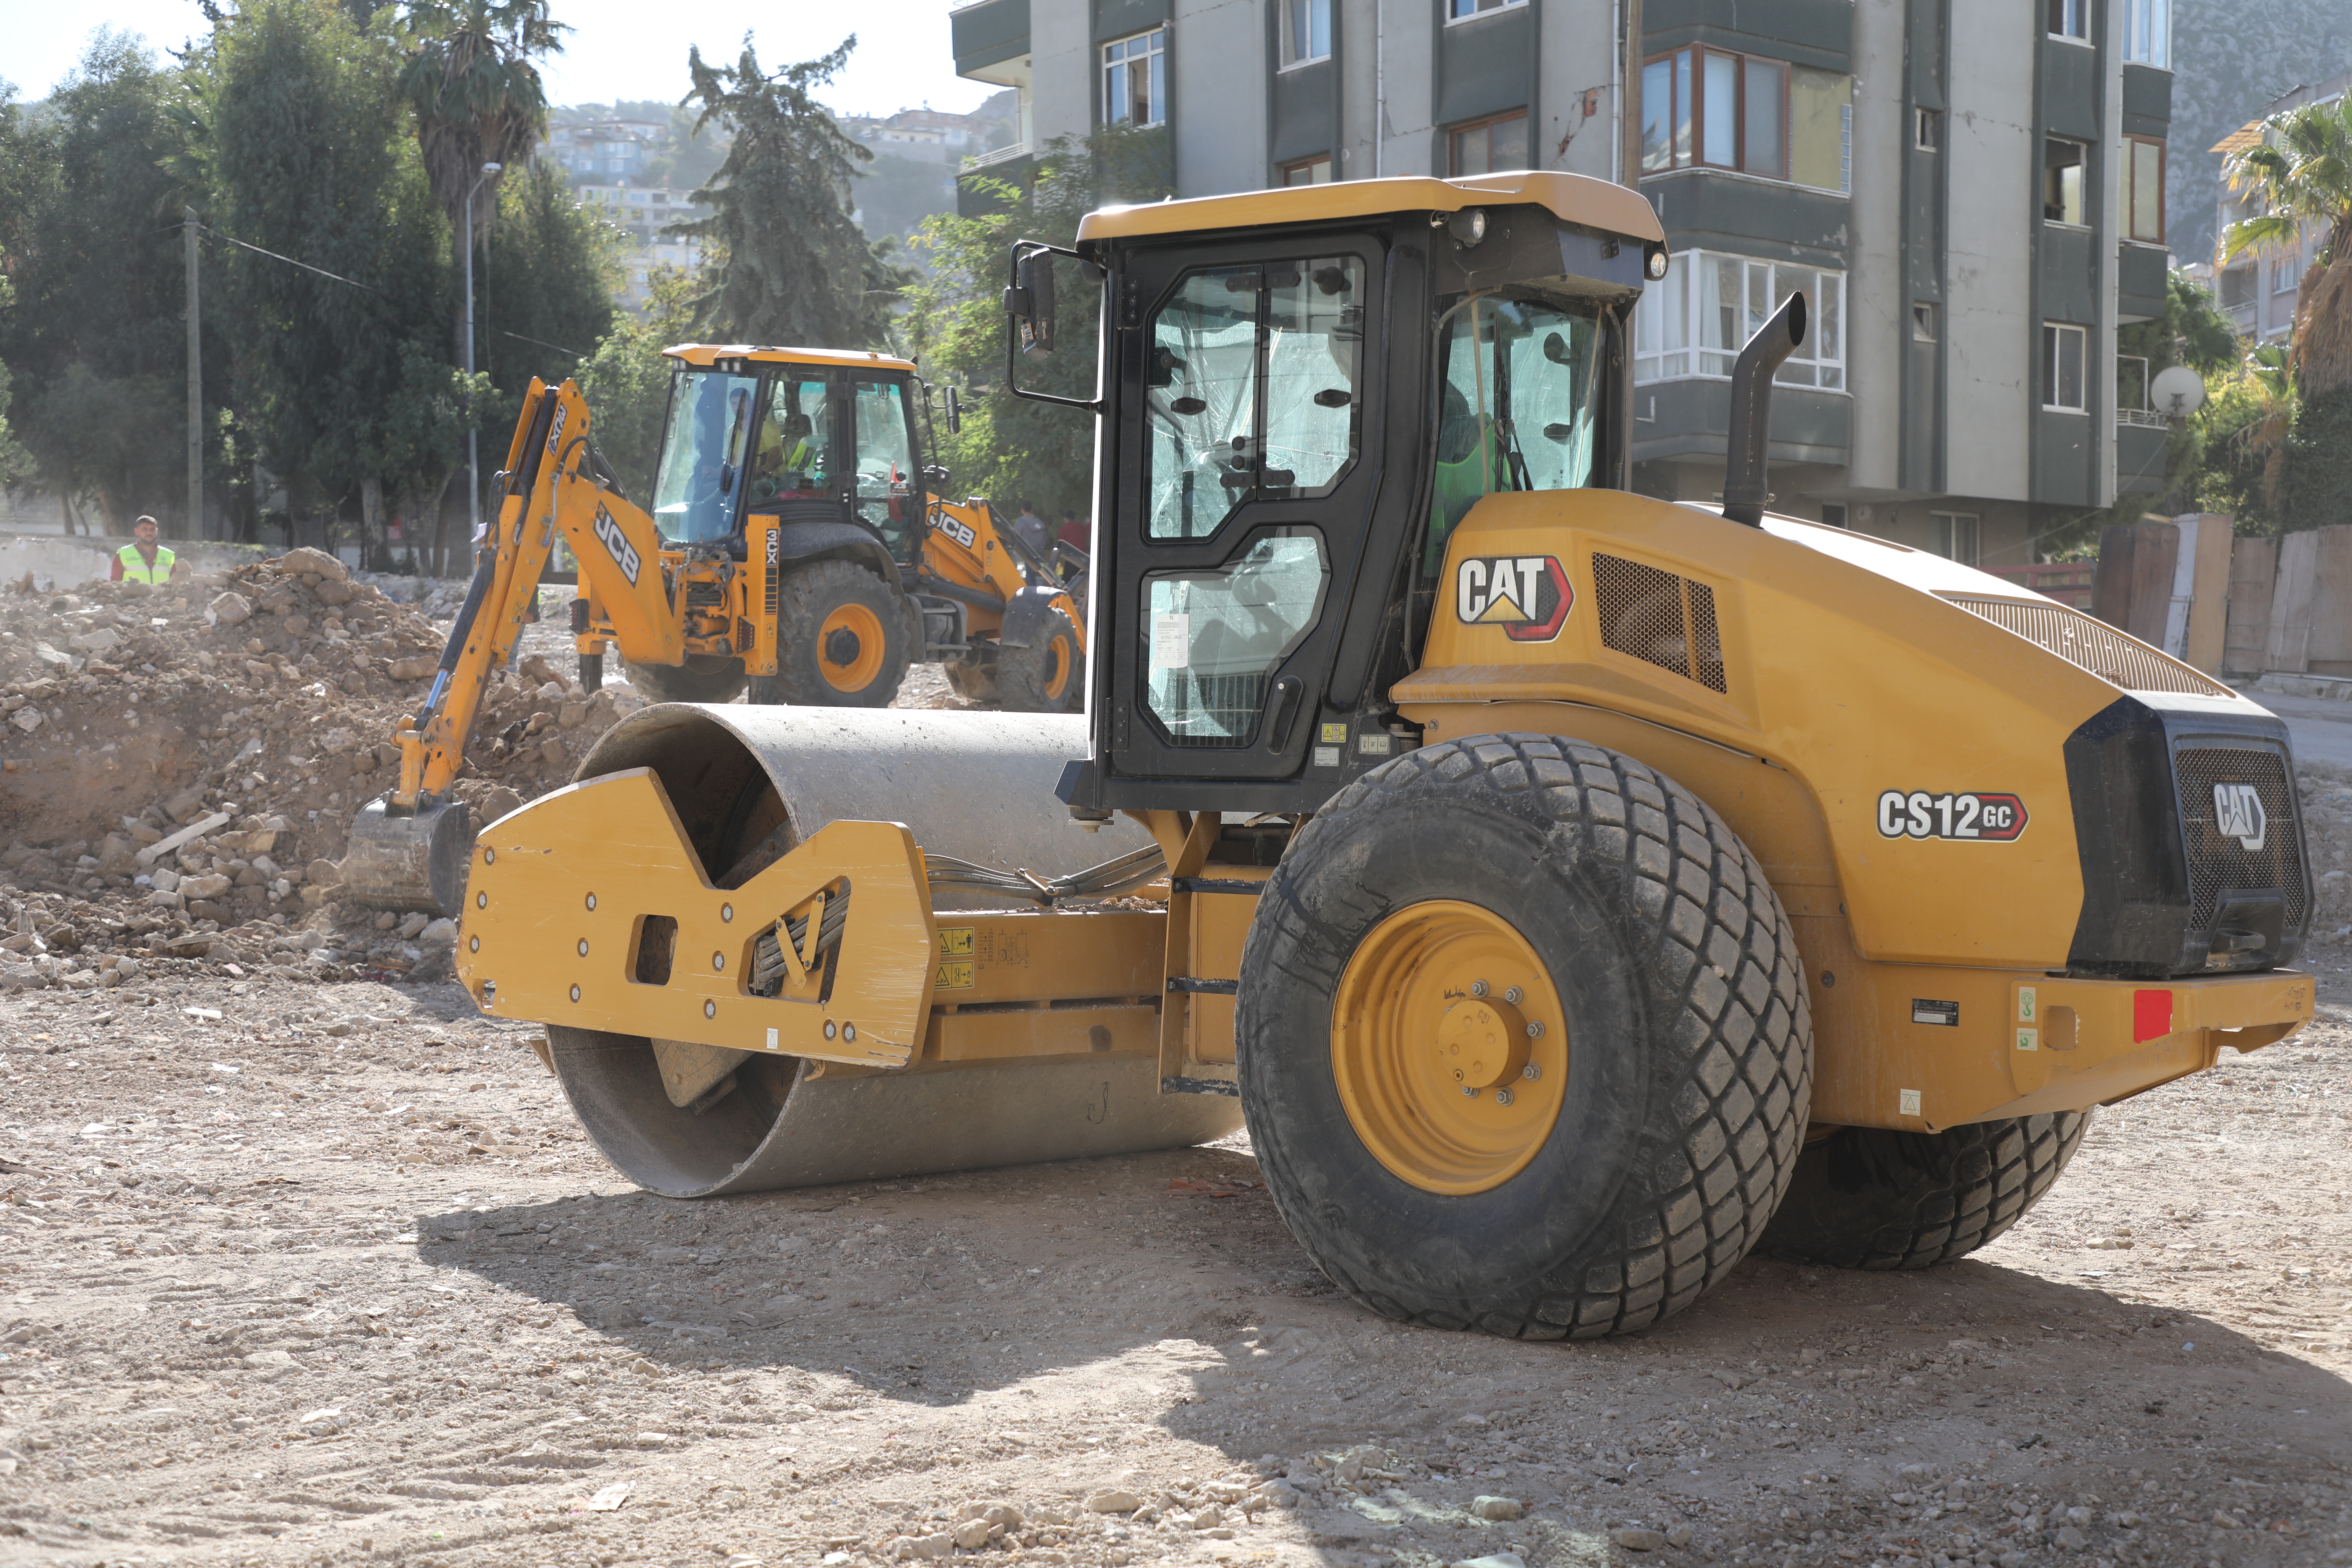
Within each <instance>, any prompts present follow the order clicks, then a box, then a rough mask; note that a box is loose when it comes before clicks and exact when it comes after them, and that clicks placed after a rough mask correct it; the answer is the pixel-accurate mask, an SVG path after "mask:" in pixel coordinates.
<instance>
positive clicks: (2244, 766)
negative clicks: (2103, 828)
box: [2172, 746, 2310, 931]
mask: <svg viewBox="0 0 2352 1568" xmlns="http://www.w3.org/2000/svg"><path fill="white" fill-rule="evenodd" d="M2172 767H2173V776H2174V778H2175V779H2176V780H2177V781H2178V782H2179V789H2180V826H2181V830H2182V833H2183V836H2184V837H2186V838H2187V839H2188V843H2189V922H2190V929H2191V930H2194V931H2203V930H2205V929H2206V928H2207V927H2209V926H2210V925H2211V924H2212V923H2213V915H2214V911H2215V910H2217V909H2218V908H2219V907H2220V904H2221V895H2222V894H2223V893H2225V892H2231V891H2234V890H2239V889H2244V890H2248V891H2252V890H2256V889H2264V888H2275V889H2278V890H2279V892H2280V893H2282V894H2284V896H2285V899H2286V929H2287V930H2288V931H2299V930H2301V929H2302V926H2303V921H2304V914H2305V910H2306V909H2307V908H2308V907H2309V903H2310V896H2309V892H2308V890H2307V889H2305V887H2304V882H2303V846H2302V844H2301V843H2300V842H2299V840H2298V837H2297V834H2296V829H2295V813H2294V785H2293V784H2290V783H2289V782H2288V779H2287V774H2286V761H2285V759H2284V758H2283V757H2281V756H2280V755H2279V753H2278V752H2272V751H2256V750H2252V749H2251V748H2247V747H2238V746H2183V747H2182V748H2180V750H2179V752H2177V753H2175V755H2174V758H2173V764H2172ZM2242 784H2252V786H2253V788H2254V793H2255V794H2256V795H2258V796H2259V797H2260V798H2261V800H2262V803H2263V818H2264V820H2263V824H2262V828H2263V836H2262V840H2261V842H2262V847H2261V848H2259V849H2248V848H2247V847H2245V842H2244V837H2243V834H2242V831H2241V833H2240V834H2239V835H2237V836H2225V835H2224V834H2223V833H2222V831H2221V828H2222V826H2223V823H2222V807H2221V801H2220V800H2218V799H2217V798H2216V791H2217V790H2226V789H2227V788H2228V787H2229V786H2231V785H2242ZM2245 816H2246V814H2244V813H2243V812H2242V811H2241V812H2240V813H2239V819H2238V820H2237V821H2235V822H2233V823H2231V824H2230V826H2232V827H2235V828H2238V829H2240V830H2243V829H2244V828H2245V827H2246V826H2248V825H2247V822H2246V820H2245Z"/></svg>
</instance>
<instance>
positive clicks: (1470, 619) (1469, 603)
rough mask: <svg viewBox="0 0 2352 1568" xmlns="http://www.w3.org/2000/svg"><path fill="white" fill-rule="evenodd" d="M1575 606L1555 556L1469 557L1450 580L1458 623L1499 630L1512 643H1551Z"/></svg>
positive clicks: (1565, 578) (1573, 595) (1566, 575)
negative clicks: (1500, 629)
mask: <svg viewBox="0 0 2352 1568" xmlns="http://www.w3.org/2000/svg"><path fill="white" fill-rule="evenodd" d="M1575 603H1576V590H1575V589H1573V588H1571V587H1570V586H1569V583H1568V574H1567V573H1565V572H1563V571H1561V570H1560V565H1559V557H1557V556H1552V555H1473V556H1471V557H1470V558H1469V559H1467V560H1465V561H1464V562H1463V563H1462V564H1461V566H1460V568H1459V569H1458V570H1456V571H1455V573H1454V614H1455V615H1456V616H1459V617H1460V618H1461V620H1462V623H1463V624H1464V625H1465V626H1500V627H1502V628H1503V635H1504V636H1506V637H1509V638H1510V639H1511V640H1512V641H1513V642H1549V641H1550V640H1551V639H1552V638H1554V637H1558V636H1559V628H1560V626H1562V625H1564V624H1565V623H1566V622H1567V620H1568V612H1569V610H1570V607H1572V606H1573V605H1575Z"/></svg>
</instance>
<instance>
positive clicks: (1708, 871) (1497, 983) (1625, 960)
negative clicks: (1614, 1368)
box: [1235, 734, 1812, 1339]
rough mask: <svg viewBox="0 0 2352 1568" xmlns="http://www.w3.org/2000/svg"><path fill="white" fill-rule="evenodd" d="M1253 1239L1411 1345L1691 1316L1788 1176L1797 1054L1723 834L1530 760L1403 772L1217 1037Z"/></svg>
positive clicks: (1580, 770) (1491, 759) (1803, 1071)
mask: <svg viewBox="0 0 2352 1568" xmlns="http://www.w3.org/2000/svg"><path fill="white" fill-rule="evenodd" d="M1235 1033H1236V1044H1237V1047H1238V1062H1239V1069H1240V1077H1241V1087H1242V1107H1243V1110H1244V1114H1245V1115H1246V1117H1247V1118H1248V1122H1249V1131H1250V1136H1251V1139H1252V1141H1253V1142H1254V1144H1255V1148H1256V1151H1257V1155H1258V1161H1259V1164H1260V1168H1261V1169H1262V1171H1263V1172H1264V1173H1265V1179H1266V1186H1267V1189H1268V1190H1269V1191H1270V1192H1271V1194H1273V1196H1274V1199H1275V1203H1276V1206H1277V1207H1278V1208H1279V1209H1280V1211H1281V1213H1282V1215H1283V1218H1284V1219H1285V1220H1286V1222H1287V1223H1288V1224H1289V1226H1290V1228H1291V1230H1292V1232H1293V1234H1295V1235H1296V1236H1297V1237H1298V1239H1299V1241H1300V1242H1301V1243H1302V1244H1303V1245H1304V1246H1305V1247H1307V1251H1308V1252H1309V1253H1310V1254H1312V1255H1313V1257H1314V1258H1315V1260H1316V1262H1317V1263H1318V1264H1319V1265H1320V1266H1321V1267H1322V1268H1323V1270H1324V1271H1325V1272H1326V1273H1327V1274H1328V1275H1329V1276H1330V1277H1331V1278H1332V1279H1333V1280H1335V1281H1336V1282H1338V1284H1339V1286H1340V1288H1341V1289H1345V1290H1346V1291H1348V1292H1349V1294H1350V1295H1352V1296H1354V1297H1355V1298H1356V1299H1357V1300H1360V1301H1361V1302H1363V1303H1364V1304H1365V1305H1367V1306H1369V1307H1370V1308H1372V1309H1373V1310H1376V1311H1379V1312H1382V1313H1385V1314H1387V1315H1388V1316H1390V1317H1394V1318H1403V1319H1410V1320H1412V1321H1418V1322H1423V1323H1427V1324H1429V1325H1431V1326H1433V1327H1439V1328H1456V1329H1460V1328H1477V1329H1482V1330H1485V1331H1488V1332H1491V1333H1498V1334H1507V1335H1514V1336H1520V1337H1526V1338H1530V1339H1559V1338H1563V1337H1573V1338H1579V1339H1585V1338H1594V1337H1598V1336H1601V1335H1604V1334H1612V1333H1622V1332H1625V1331H1630V1330H1634V1329H1639V1328H1642V1327H1644V1326H1646V1325H1648V1324H1650V1323H1654V1322H1656V1321H1659V1320H1660V1319H1662V1318H1664V1317H1666V1316H1668V1315H1669V1314H1671V1313H1674V1312H1676V1311H1679V1310H1681V1309H1683V1308H1685V1307H1686V1306H1688V1305H1690V1303H1691V1302H1693V1301H1695V1300H1697V1299H1698V1297H1699V1295H1700V1293H1701V1292H1703V1291H1704V1290H1706V1289H1707V1288H1708V1287H1709V1286H1710V1285H1712V1284H1714V1283H1715V1282H1716V1281H1717V1280H1718V1279H1722V1278H1723V1277H1724V1276H1725V1275H1726V1274H1727V1273H1728V1272H1729V1271H1730V1270H1731V1268H1732V1267H1733V1266H1734V1265H1735V1264H1737V1263H1738V1261H1739V1259H1740V1258H1741V1257H1742V1256H1744V1255H1745V1254H1746V1253H1747V1251H1748V1248H1749V1247H1751V1246H1753V1245H1754V1244H1755V1242H1756V1239H1757V1237H1759V1235H1760V1234H1761V1233H1762V1231H1763V1229H1764V1225H1765V1222H1766V1221H1767V1220H1768V1219H1769V1217H1770V1216H1771V1214H1772V1211H1773V1209H1774V1207H1775V1206H1776V1205H1778V1204H1779V1202H1780V1194H1781V1193H1782V1192H1783V1191H1784V1190H1785V1189H1786V1187H1787V1185H1788V1183H1789V1179H1790V1173H1792V1172H1793V1171H1794V1170H1795V1168H1796V1163H1797V1153H1798V1148H1799V1145H1800V1143H1801V1142H1802V1139H1803V1136H1804V1126H1805V1115H1806V1108H1807V1105H1808V1103H1809V1101H1810V1099H1811V1086H1812V1077H1811V1051H1812V1030H1811V1014H1810V1010H1809V1005H1808V1002H1807V998H1806V994H1805V985H1804V978H1803V975H1802V973H1801V967H1800V964H1799V961H1798V954H1797V946H1796V941H1795V936H1794V932H1793V930H1792V928H1791V927H1790V922H1789V918H1788V915H1787V913H1786V911H1784V910H1782V909H1781V907H1780V900H1778V899H1777V898H1775V897H1774V896H1773V893H1772V889H1771V888H1770V887H1769V885H1768V884H1767V883H1766V881H1765V879H1764V873H1763V868H1761V867H1760V866H1759V864H1758V863H1757V860H1756V858H1755V856H1753V855H1752V854H1750V853H1749V852H1748V848H1747V847H1746V846H1745V845H1743V844H1742V843H1741V842H1740V841H1739V839H1738V836H1736V835H1735V834H1733V833H1732V831H1731V830H1730V828H1728V827H1727V826H1725V824H1724V823H1723V821H1722V819H1721V818H1720V817H1718V816H1716V815H1715V813H1714V812H1713V811H1711V810H1709V809H1708V808H1707V806H1706V805H1705V804H1704V803H1702V802H1701V801H1699V800H1698V799H1697V798H1696V797H1695V796H1694V795H1691V794H1690V793H1689V792H1688V791H1686V790H1685V789H1683V788H1682V787H1681V786H1679V785H1677V784H1675V783H1674V782H1673V781H1672V780H1670V779H1667V778H1665V777H1664V776H1663V775H1662V774H1660V773H1656V772H1654V770H1652V769H1650V768H1648V767H1646V766H1644V765H1643V764H1642V763H1637V762H1635V761H1633V759H1631V758H1629V757H1624V756H1621V755H1619V754H1617V753H1615V752H1609V751H1605V750H1603V749H1601V748H1600V747H1598V746H1592V745H1588V744H1585V743H1583V742H1575V741H1568V740H1561V739H1558V738H1555V737H1553V736H1549V735H1538V734H1508V735H1482V736H1474V737H1470V738H1467V739H1465V740H1460V741H1453V742H1446V743H1445V744H1443V745H1439V746H1433V747H1429V748H1426V749H1424V750H1422V751H1418V752H1408V753H1406V754H1405V755H1403V756H1402V757H1399V758H1397V759H1395V760H1394V761H1392V762H1391V763H1386V764H1384V765H1382V766H1381V767H1380V768H1378V769H1375V770H1374V771H1373V772H1371V773H1368V774H1366V775H1365V776H1364V777H1363V778H1362V779H1361V780H1360V781H1359V782H1358V783H1356V784H1352V785H1350V786H1349V788H1348V789H1346V790H1344V791H1342V792H1341V793H1340V794H1339V796H1338V797H1337V798H1336V799H1334V800H1333V801H1332V802H1331V803H1330V805H1327V806H1326V807H1325V808H1324V809H1323V811H1322V812H1321V813H1319V814H1318V816H1316V817H1315V818H1314V820H1313V821H1311V822H1310V823H1308V824H1307V826H1306V828H1305V829H1304V830H1302V831H1301V833H1300V834H1299V836H1298V837H1297V841H1296V842H1295V843H1294V844H1293V845H1292V847H1291V849H1290V852H1289V854H1288V855H1287V856H1286V858H1285V859H1284V860H1283V863H1282V865H1281V866H1280V867H1279V868H1277V869H1276V872H1275V874H1274V878H1273V879H1272V881H1271V882H1270V883H1269V884H1268V885H1267V887H1266V889H1265V893H1264V895H1263V896H1262V897H1261V898H1260V899H1259V900H1258V903H1257V913H1256V915H1255V919H1254V921H1253V922H1252V924H1251V927H1250V933H1249V939H1248V942H1247V945H1246V946H1245V948H1244V952H1243V957H1242V971H1241V996H1240V1005H1239V1015H1238V1018H1237V1021H1236V1026H1235Z"/></svg>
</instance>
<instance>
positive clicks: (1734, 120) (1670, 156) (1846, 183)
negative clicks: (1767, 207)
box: [1634, 44, 1916, 196]
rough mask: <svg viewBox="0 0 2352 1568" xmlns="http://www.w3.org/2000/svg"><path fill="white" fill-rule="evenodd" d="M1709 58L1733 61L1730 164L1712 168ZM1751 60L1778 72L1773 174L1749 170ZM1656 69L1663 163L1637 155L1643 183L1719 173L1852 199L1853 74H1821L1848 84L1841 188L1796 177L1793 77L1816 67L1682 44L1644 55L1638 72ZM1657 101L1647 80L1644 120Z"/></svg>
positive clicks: (1774, 57) (1639, 133)
mask: <svg viewBox="0 0 2352 1568" xmlns="http://www.w3.org/2000/svg"><path fill="white" fill-rule="evenodd" d="M1710 56H1719V57H1721V58H1725V59H1727V60H1730V61H1732V62H1733V67H1732V79H1733V82H1734V87H1733V99H1732V107H1731V110H1730V115H1731V133H1732V161H1731V162H1730V163H1716V162H1714V161H1712V160H1710V159H1709V158H1708V157H1707V156H1706V141H1707V132H1706V127H1707V121H1708V117H1709V108H1708V103H1707V98H1708V94H1707V91H1706V60H1707V58H1708V57H1710ZM1751 61H1752V62H1754V63H1756V64H1759V65H1762V66H1767V67H1769V68H1772V69H1774V70H1776V71H1778V72H1779V73H1780V114H1779V116H1778V121H1779V124H1780V167H1779V168H1778V169H1777V170H1765V169H1758V168H1751V167H1749V166H1748V81H1749V78H1750V75H1751V73H1750V71H1749V68H1748V67H1749V64H1750V62H1751ZM1654 67H1658V68H1664V72H1665V77H1666V84H1667V90H1666V94H1665V101H1666V114H1665V146H1666V161H1665V162H1664V163H1662V164H1659V165H1656V166H1652V165H1651V164H1650V163H1648V162H1647V160H1646V154H1645V153H1643V154H1638V155H1640V156H1642V158H1643V163H1642V177H1643V178H1644V179H1647V178H1648V177H1650V176H1651V175H1653V174H1675V173H1679V172H1681V171H1683V170H1685V169H1704V170H1707V171H1709V172H1711V173H1714V174H1744V175H1746V176H1747V177H1748V178H1749V179H1752V180H1769V181H1771V182H1772V183H1773V184H1780V185H1797V186H1799V187H1801V188H1802V189H1804V190H1808V191H1834V192H1836V194H1838V195H1843V196H1851V195H1853V142H1852V138H1853V101H1852V97H1853V85H1852V84H1853V73H1852V72H1851V71H1846V72H1834V71H1832V72H1825V73H1822V74H1826V75H1831V76H1843V78H1844V79H1845V81H1846V83H1847V102H1846V103H1845V104H1844V105H1843V114H1844V125H1843V132H1842V134H1843V137H1844V139H1845V140H1844V144H1843V146H1842V148H1841V150H1840V158H1839V164H1840V180H1841V183H1840V184H1837V185H1817V184H1811V183H1810V182H1807V181H1802V180H1800V179H1798V178H1797V175H1796V168H1797V145H1796V142H1797V125H1796V95H1797V73H1798V72H1799V71H1801V70H1808V69H1814V68H1811V67H1808V66H1804V65H1801V64H1800V63H1799V62H1798V61H1795V60H1790V59H1784V58H1780V56H1778V55H1765V54H1748V53H1742V52H1740V51H1738V50H1736V49H1723V48H1717V47H1715V46H1713V45H1711V44H1685V45H1683V46H1682V47H1679V48H1673V49H1667V50H1665V51H1664V52H1663V53H1660V54H1655V55H1651V56H1648V57H1647V58H1644V59H1643V61H1642V69H1643V74H1644V77H1645V78H1646V76H1647V74H1648V72H1649V71H1650V69H1651V68H1654ZM1685 92H1687V93H1688V95H1689V97H1690V100H1691V101H1690V102H1689V103H1687V104H1685V102H1683V101H1682V100H1683V98H1684V95H1685ZM1655 96H1656V95H1654V94H1653V93H1651V92H1650V91H1649V89H1648V87H1647V84H1646V81H1645V83H1644V86H1643V98H1642V101H1643V114H1644V115H1647V114H1648V113H1649V112H1650V109H1649V105H1650V102H1651V100H1652V99H1653V98H1654V97H1655ZM1718 112H1719V111H1718ZM1685 129H1687V130H1688V132H1689V136H1688V140H1687V148H1688V150H1687V152H1685V138H1684V136H1683V132H1684V131H1685ZM1915 135H1916V126H1915ZM1642 136H1643V128H1636V130H1635V132H1634V137H1635V141H1636V144H1637V147H1638V145H1639V143H1640V140H1641V137H1642Z"/></svg>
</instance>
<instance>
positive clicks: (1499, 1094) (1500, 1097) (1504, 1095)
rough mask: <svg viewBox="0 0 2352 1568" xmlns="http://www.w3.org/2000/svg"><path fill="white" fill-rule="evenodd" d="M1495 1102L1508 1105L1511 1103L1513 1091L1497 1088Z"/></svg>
mask: <svg viewBox="0 0 2352 1568" xmlns="http://www.w3.org/2000/svg"><path fill="white" fill-rule="evenodd" d="M1495 1103H1496V1104H1497V1105H1508V1104H1510V1103H1511V1091H1510V1090H1509V1089H1496V1091H1495Z"/></svg>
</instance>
